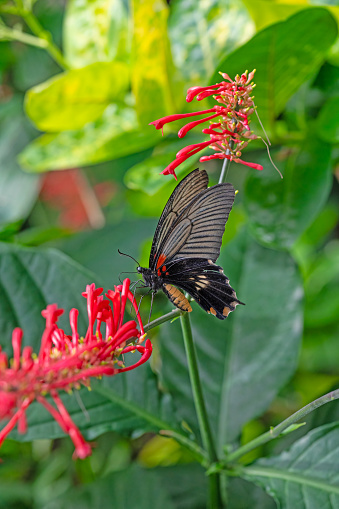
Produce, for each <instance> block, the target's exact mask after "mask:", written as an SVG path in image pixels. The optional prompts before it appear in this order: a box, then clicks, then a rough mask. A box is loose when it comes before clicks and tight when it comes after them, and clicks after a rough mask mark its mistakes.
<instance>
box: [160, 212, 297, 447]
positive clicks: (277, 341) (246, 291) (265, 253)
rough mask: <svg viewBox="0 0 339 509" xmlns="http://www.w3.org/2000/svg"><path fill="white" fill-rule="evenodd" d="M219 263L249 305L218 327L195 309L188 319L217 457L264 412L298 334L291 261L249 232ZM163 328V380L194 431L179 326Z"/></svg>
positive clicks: (287, 372)
mask: <svg viewBox="0 0 339 509" xmlns="http://www.w3.org/2000/svg"><path fill="white" fill-rule="evenodd" d="M231 218H232V215H231V217H230V221H231ZM218 263H220V265H221V266H222V267H223V268H224V271H225V274H226V275H227V276H228V277H229V278H230V284H231V285H232V287H233V288H234V289H235V290H236V292H237V296H238V298H239V299H240V300H242V301H243V302H245V304H246V306H244V307H243V306H238V307H237V309H236V310H235V311H234V312H233V313H231V314H230V316H229V317H228V318H227V320H225V321H224V322H222V321H219V320H217V319H216V318H214V317H213V316H211V315H208V314H207V313H204V312H203V311H200V309H198V306H196V305H193V306H194V309H193V312H192V314H191V321H192V326H193V338H194V341H195V345H196V348H197V350H198V357H199V361H200V370H201V379H202V384H203V391H204V395H205V398H206V402H207V410H208V415H209V417H210V421H211V424H212V427H213V429H214V434H215V437H216V440H217V444H218V450H219V451H222V447H223V445H224V444H225V443H228V442H231V441H232V440H234V439H235V438H236V437H237V436H238V435H239V433H240V431H241V428H242V426H243V425H244V424H245V423H246V422H247V421H248V420H250V419H253V418H254V417H256V416H258V415H260V414H261V413H262V412H263V411H264V410H265V409H266V408H267V407H268V405H269V404H270V402H271V401H272V399H273V398H274V397H275V396H276V394H277V392H278V391H279V389H280V388H281V387H282V386H283V385H284V383H285V382H286V381H287V380H288V379H289V378H290V377H291V375H292V374H293V372H294V370H295V367H296V364H297V359H298V351H299V346H300V340H301V333H302V303H301V300H302V295H303V291H302V286H301V281H300V277H299V274H298V271H297V267H296V266H295V263H294V262H293V260H292V258H291V257H290V255H289V254H287V253H284V252H278V251H272V250H269V249H266V248H263V247H261V246H260V245H258V244H257V243H256V242H255V241H253V240H252V239H251V236H250V235H248V234H246V232H243V233H242V234H241V235H239V236H238V237H237V238H236V239H234V240H233V241H232V242H230V243H229V244H228V245H227V246H226V248H225V249H224V250H223V251H222V253H221V256H220V258H219V260H218ZM164 330H165V328H164ZM164 330H163V329H162V330H161V343H160V346H161V352H162V358H163V363H162V376H163V381H164V384H165V385H166V387H168V389H169V391H170V393H171V395H172V396H173V398H174V400H175V405H176V407H177V410H178V414H179V415H180V416H181V417H182V418H184V419H185V420H186V421H187V422H188V423H189V424H190V425H191V426H193V427H195V426H196V420H195V419H196V418H195V411H194V408H193V404H192V394H191V389H190V384H189V379H188V373H187V366H186V360H185V354H184V347H183V343H182V339H181V333H180V325H179V323H178V321H176V322H175V323H174V324H172V325H170V326H167V327H166V332H164Z"/></svg>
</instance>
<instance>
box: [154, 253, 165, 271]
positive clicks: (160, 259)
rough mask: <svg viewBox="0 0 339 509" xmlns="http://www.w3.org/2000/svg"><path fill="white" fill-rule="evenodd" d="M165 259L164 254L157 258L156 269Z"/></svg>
mask: <svg viewBox="0 0 339 509" xmlns="http://www.w3.org/2000/svg"><path fill="white" fill-rule="evenodd" d="M165 260H166V255H164V254H161V255H160V256H159V258H158V263H157V266H156V269H158V268H159V267H161V265H162V264H163V263H164V261H165Z"/></svg>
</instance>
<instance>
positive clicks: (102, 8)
mask: <svg viewBox="0 0 339 509" xmlns="http://www.w3.org/2000/svg"><path fill="white" fill-rule="evenodd" d="M127 21H128V18H127V10H126V7H125V4H124V2H123V1H122V0H94V1H93V0H85V1H84V0H70V1H69V2H68V3H67V7H66V15H65V20H64V31H63V39H64V51H65V57H66V59H67V62H68V63H69V65H70V66H71V67H72V68H79V67H84V66H85V65H88V64H92V63H94V62H105V61H110V60H113V59H115V60H116V59H117V57H118V59H119V60H124V61H126V56H127V55H126V50H127V47H126V44H127V34H128V22H127Z"/></svg>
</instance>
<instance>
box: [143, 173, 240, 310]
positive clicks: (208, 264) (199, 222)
mask: <svg viewBox="0 0 339 509" xmlns="http://www.w3.org/2000/svg"><path fill="white" fill-rule="evenodd" d="M207 186H208V175H207V173H206V171H205V170H199V169H196V170H194V171H192V172H191V173H189V174H188V175H187V176H186V177H185V178H184V179H183V180H182V181H181V182H180V183H179V184H178V185H177V187H176V188H175V189H174V191H173V193H172V195H171V196H170V198H169V200H168V202H167V204H166V206H165V208H164V210H163V212H162V214H161V216H160V219H159V222H158V225H157V227H156V230H155V234H154V238H153V242H152V247H151V253H150V258H149V268H145V267H140V266H139V267H138V268H137V271H138V272H139V273H140V274H141V275H142V276H143V280H144V282H145V285H146V286H147V287H149V288H150V291H152V301H153V296H154V294H155V293H156V292H157V291H158V290H162V291H163V292H164V293H165V294H166V295H167V297H168V298H169V300H170V301H171V302H172V303H173V304H174V305H175V306H176V307H177V308H179V309H182V310H183V311H188V312H190V311H192V306H191V304H190V302H189V300H188V299H187V298H186V297H185V295H184V293H182V291H181V290H184V291H185V292H187V293H188V294H189V295H190V296H191V297H193V299H194V300H195V301H196V302H197V303H198V304H199V306H201V307H202V309H204V310H205V311H207V313H211V314H212V315H214V316H216V317H217V318H219V319H221V320H224V319H225V318H226V317H227V316H228V314H229V313H230V312H231V311H234V309H235V307H236V306H237V304H243V303H242V302H240V301H239V300H238V299H237V296H236V294H235V291H234V290H233V288H232V287H231V286H230V285H229V279H228V278H227V277H226V276H225V274H224V272H223V270H222V268H221V267H220V266H219V265H216V264H215V263H214V262H215V261H216V260H217V258H218V256H219V254H220V247H221V241H222V236H223V233H224V230H225V224H226V222H227V220H228V216H229V213H230V211H231V209H232V205H233V202H234V198H235V191H234V188H233V186H232V184H218V185H216V186H212V187H207ZM179 288H180V290H179Z"/></svg>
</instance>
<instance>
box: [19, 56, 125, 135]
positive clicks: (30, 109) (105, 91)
mask: <svg viewBox="0 0 339 509" xmlns="http://www.w3.org/2000/svg"><path fill="white" fill-rule="evenodd" d="M128 79H129V76H128V69H127V66H126V65H125V64H123V63H121V62H97V63H94V64H90V65H88V66H86V67H83V68H82V69H75V70H72V71H66V72H64V73H62V74H58V75H57V76H56V77H54V78H51V79H49V80H47V81H45V82H44V83H41V84H40V85H37V86H36V87H33V88H31V89H30V90H29V91H28V92H27V94H26V101H25V107H26V113H27V115H28V116H29V117H30V119H31V120H32V121H33V122H34V124H35V125H36V126H37V127H38V129H40V130H42V131H49V132H57V131H66V130H72V129H80V128H81V127H83V126H84V125H85V124H87V123H88V122H92V121H94V120H96V119H97V118H99V117H100V116H101V115H102V114H103V112H104V110H105V109H106V107H107V106H108V105H109V104H111V103H113V102H117V101H122V100H123V98H124V95H125V92H126V90H127V87H128V84H129V81H128Z"/></svg>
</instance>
